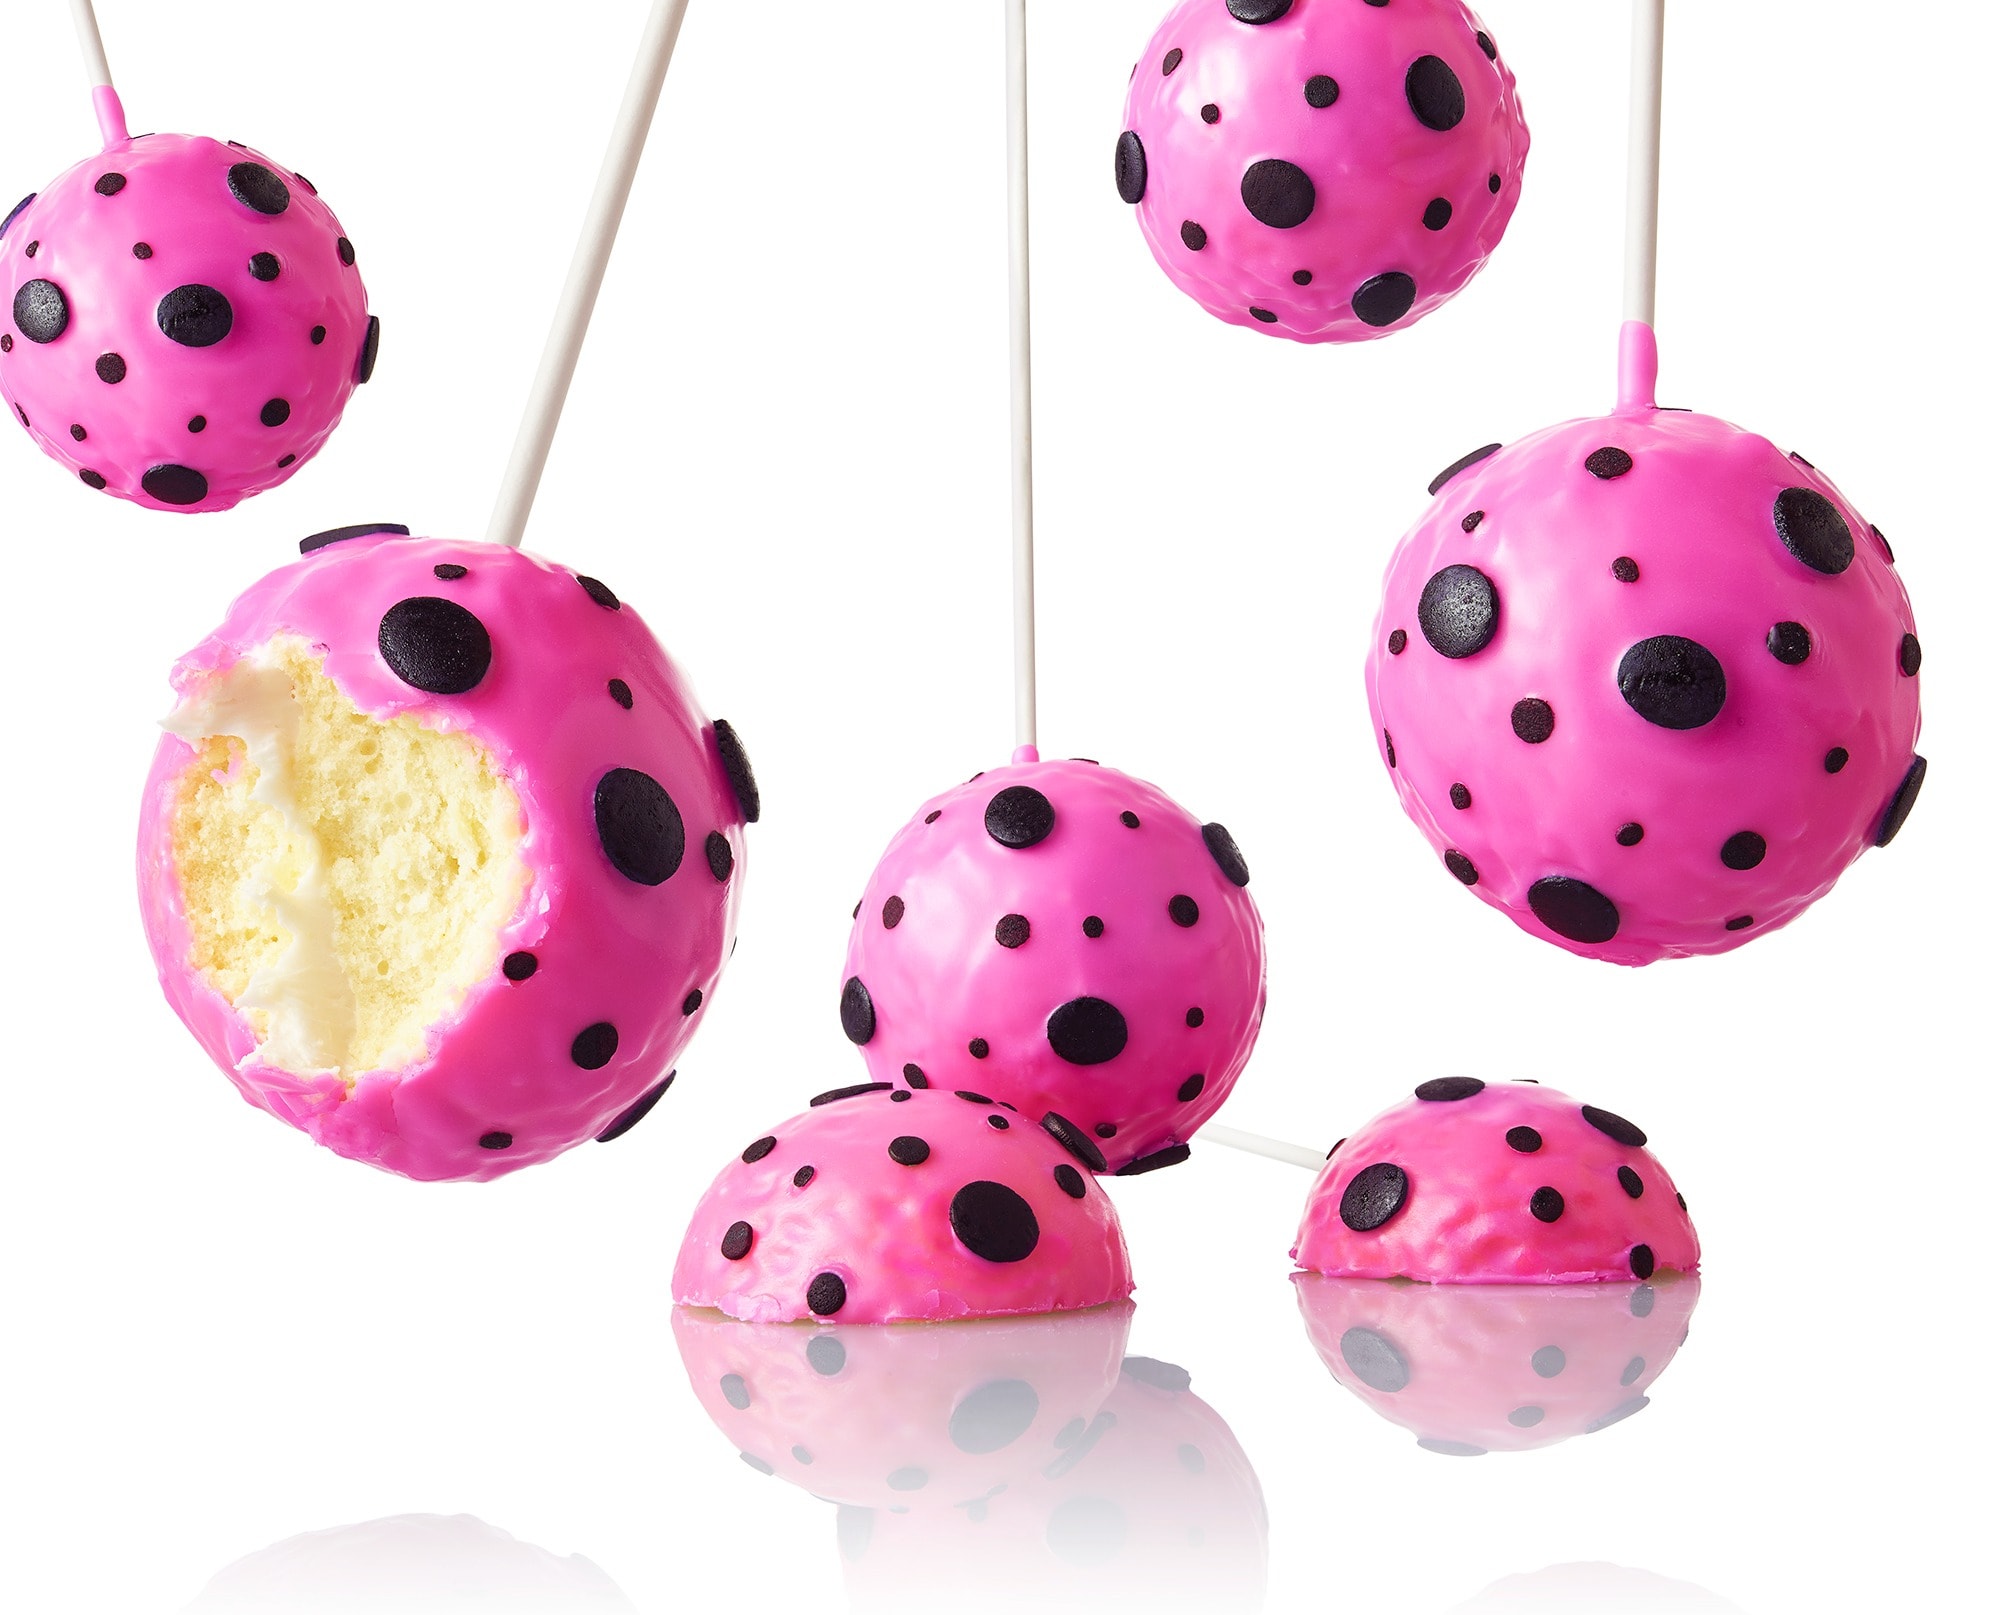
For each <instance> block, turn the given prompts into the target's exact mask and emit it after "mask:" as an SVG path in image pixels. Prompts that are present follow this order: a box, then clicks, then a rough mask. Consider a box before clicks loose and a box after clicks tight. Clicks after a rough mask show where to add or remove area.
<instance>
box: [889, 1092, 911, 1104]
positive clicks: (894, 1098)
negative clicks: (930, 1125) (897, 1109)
mask: <svg viewBox="0 0 2000 1615" xmlns="http://www.w3.org/2000/svg"><path fill="white" fill-rule="evenodd" d="M910 1098H911V1094H910V1090H909V1089H907V1088H898V1089H897V1090H896V1091H895V1092H894V1093H892V1094H890V1095H889V1102H890V1103H891V1104H897V1105H901V1104H907V1103H908V1102H909V1100H910Z"/></svg>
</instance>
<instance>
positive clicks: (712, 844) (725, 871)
mask: <svg viewBox="0 0 2000 1615" xmlns="http://www.w3.org/2000/svg"><path fill="white" fill-rule="evenodd" d="M701 850H702V856H703V857H705V858H706V859H707V860H708V872H709V873H710V874H711V875H713V876H714V877H715V878H716V879H717V880H727V879H728V878H729V872H730V871H731V870H732V869H734V868H735V867H736V853H735V851H734V849H733V848H731V846H730V845H729V837H727V836H726V835H724V834H723V833H722V832H721V831H720V830H711V831H709V832H708V839H707V840H706V841H704V842H703V843H702V847H701Z"/></svg>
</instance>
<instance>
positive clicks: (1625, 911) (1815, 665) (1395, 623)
mask: <svg viewBox="0 0 2000 1615" xmlns="http://www.w3.org/2000/svg"><path fill="white" fill-rule="evenodd" d="M1644 341H1645V343H1646V344H1647V346H1648V347H1650V341H1651V337H1650V333H1645V334H1644ZM1626 396H1627V398H1628V400H1630V401H1628V402H1627V403H1626V404H1623V405H1621V407H1620V408H1619V409H1618V411H1617V412H1616V413H1615V414H1612V415H1610V416H1607V417H1602V418H1598V419H1593V420H1583V421H1571V422H1569V423H1567V424H1566V425H1562V426H1555V427H1551V428H1549V429H1548V430H1547V431H1543V432H1538V433H1535V434H1534V435H1532V436H1530V437H1527V438H1524V439H1522V440H1521V441H1520V442H1518V443H1515V444H1512V445H1510V446H1509V447H1507V448H1498V447H1497V446H1496V447H1494V448H1490V449H1486V450H1482V451H1480V452H1479V453H1477V454H1474V455H1469V456H1467V457H1466V458H1465V459H1464V460H1461V461H1460V462H1458V464H1457V465H1455V466H1452V467H1450V468H1449V469H1447V471H1446V472H1445V473H1444V474H1442V475H1441V476H1440V477H1439V478H1438V480H1437V481H1436V482H1434V483H1433V484H1432V491H1433V492H1434V493H1435V494H1436V496H1437V497H1436V499H1435V500H1434V502H1433V503H1432V506H1431V509H1430V511H1429V513H1428V514H1427V515H1426V516H1425V517H1424V519H1423V520H1422V521H1420V522H1418V524H1417V525H1416V526H1415V527H1414V528H1412V529H1411V530H1410V532H1409V534H1408V535H1407V536H1406V537H1405V538H1404V539H1403V541H1402V543H1401V545H1400V546H1399V547H1398V548H1397V550H1396V553H1395V556H1394V558H1393V559H1392V561H1391V562H1390V565H1389V572H1388V577H1387V580H1386V582H1385V583H1384V586H1383V598H1382V610H1381V614H1380V616H1379V618H1378V619H1377V622H1376V633H1375V643H1374V648H1373V650H1372V652H1371V653H1370V656H1369V661H1368V700H1369V705H1370V708H1371V710H1372V711H1373V713H1374V717H1375V726H1376V729H1377V731H1378V733H1379V734H1380V736H1381V747H1382V758H1383V761H1384V763H1385V764H1386V765H1387V766H1388V768H1389V770H1390V777H1391V778H1392V779H1393V780H1394V781H1395V784H1396V790H1397V792H1398V794H1399V795H1400V796H1401V797H1402V800H1403V806H1404V809H1405V810H1406V811H1407V812H1408V813H1409V815H1410V817H1411V818H1412V819H1413V820H1415V821H1416V824H1417V826H1418V828H1419V829H1421V830H1422V831H1423V832H1424V834H1425V835H1426V836H1427V837H1429V839H1430V841H1431V844H1432V846H1433V847H1434V848H1436V849H1437V851H1438V854H1439V856H1440V857H1441V858H1442V860H1443V862H1444V865H1445V867H1446V868H1447V869H1449V870H1450V871H1451V873H1452V874H1453V875H1454V876H1456V877H1457V878H1458V879H1459V880H1460V881H1462V882H1464V883H1465V884H1466V885H1467V886H1469V887H1471V888H1472V894H1473V895H1474V896H1475V897H1478V898H1481V899H1482V900H1484V901H1485V902H1488V903H1491V904H1492V905H1493V906H1494V907H1496V908H1498V909H1500V910H1501V911H1502V912H1503V913H1505V914H1506V915H1507V916H1508V917H1509V918H1510V919H1512V920H1513V921H1514V922H1515V923H1516V924H1518V925H1520V926H1521V927H1522V928H1523V929H1524V930H1526V931H1528V932H1529V933H1530V934H1531V935H1534V936H1538V937H1542V938H1545V939H1546V940H1550V941H1553V942H1555V943H1556V944H1557V945H1558V946H1561V947H1565V948H1568V949H1569V950H1570V951H1571V952H1573V953H1581V954H1585V955H1587V956H1589V957H1591V958H1597V959H1608V960H1611V961H1613V962H1614V963H1618V964H1635V965H1636V964H1647V963H1650V962H1651V961H1653V960H1655V959H1661V958H1667V957H1671V956H1674V955H1683V954H1697V953H1720V952H1723V951H1724V950H1726V949H1729V948H1734V947H1738V946H1740V945H1741V944H1742V943H1744V942H1747V941H1749V940H1750V939H1751V938H1753V937H1756V936H1760V935H1762V934H1763V933H1764V932H1766V931H1770V930H1773V929H1775V928H1776V927H1777V926H1780V925H1783V924H1784V923H1785V922H1786V921H1788V920H1790V919H1792V918H1794V917H1795V916H1796V915H1798V914H1799V913H1801V912H1802V911H1803V910H1804V909H1805V908H1806V906H1807V905H1808V904H1810V903H1812V902H1813V901H1814V900H1815V899H1817V898H1819V897H1820V896H1822V895H1823V894H1824V893H1825V892H1826V891H1827V890H1828V889H1829V888H1830V887H1831V886H1832V885H1833V883H1834V881H1835V879H1836V878H1837V877H1838V876H1839V875H1840V872H1841V871H1842V870H1843V869H1845V868H1846V867H1847V866H1848V865H1849V864H1850V863H1852V862H1853V861H1854V860H1855V859H1856V858H1858V857H1859V856H1860V855H1861V853H1862V852H1863V850H1864V849H1866V848H1868V847H1870V846H1878V847H1879V846H1886V845H1887V844H1888V843H1889V841H1890V840H1891V839H1892V838H1893V837H1894V836H1895V834H1896V832H1897V831H1898V830H1899V829H1901V828H1902V824H1903V820H1904V818H1905V817H1906V816H1907V815H1908V813H1909V811H1910V808H1911V805H1912V804H1913V803H1914V802H1915V800H1916V796H1917V791H1918V789H1919V787H1921V786H1922V784H1923V779H1924V760H1923V759H1922V758H1921V757H1918V756H1917V755H1916V754H1915V752H1914V750H1913V748H1914V746H1915V744H1916V738H1917V676H1916V675H1917V668H1918V666H1919V664H1920V663H1921V662H1922V659H1923V652H1922V650H1921V648H1920V647H1919V645H1918V643H1917V636H1916V633H1915V629H1914V624H1913V623H1912V621H1911V616H1910V603H1909V599H1908V597H1907V596H1906V595H1905V594H1904V592H1903V586H1902V584H1901V582H1900V581H1899V580H1898V579H1897V577H1896V574H1895V571H1894V570H1893V567H1892V564H1891V563H1892V561H1893V557H1892V556H1891V554H1890V552H1889V545H1888V543H1887V541H1886V540H1884V538H1883V537H1882V535H1881V533H1880V532H1878V531H1877V530H1876V529H1874V528H1872V527H1870V526H1869V525H1868V523H1867V522H1865V521H1863V520H1862V518H1861V516H1860V514H1859V512H1857V511H1856V510H1855V508H1854V507H1853V506H1852V505H1851V504H1849V503H1848V502H1847V501H1846V500H1845V499H1844V498H1842V497H1841V495H1840V492H1839V490H1837V489H1836V488H1835V487H1834V486H1833V484H1832V483H1831V482H1830V481H1828V480H1827V478H1826V477H1824V476H1822V475H1821V474H1820V473H1819V472H1818V471H1816V470H1815V469H1813V467H1812V466H1811V465H1809V464H1808V463H1807V462H1805V461H1804V460H1801V459H1800V458H1799V457H1798V456H1797V455H1786V454H1782V453H1780V452H1779V451H1778V450H1777V449H1776V448H1774V447H1773V446H1772V445H1771V444H1770V443H1769V442H1767V441H1766V440H1765V439H1763V438H1761V437H1758V436H1756V435H1755V434H1754V433H1751V432H1745V431H1743V430H1741V429H1739V428H1737V427H1734V426H1731V425H1729V424H1727V423H1726V422H1724V421H1719V420H1715V419H1713V418H1711V417H1709V416H1706V415H1690V414H1686V413H1683V412H1680V411H1672V410H1659V409H1655V408H1654V407H1653V405H1652V401H1651V382H1650V376H1645V375H1642V376H1640V377H1637V378H1635V379H1633V380H1632V381H1629V382H1628V385H1627V388H1626Z"/></svg>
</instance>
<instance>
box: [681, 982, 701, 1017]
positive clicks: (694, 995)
mask: <svg viewBox="0 0 2000 1615" xmlns="http://www.w3.org/2000/svg"><path fill="white" fill-rule="evenodd" d="M700 1008H701V989H700V988H699V987H696V988H694V989H693V990H692V991H691V992H690V993H689V994H688V995H687V997H685V998H683V999H682V1000H681V1014H683V1015H692V1014H693V1013H694V1012H695V1011H696V1010H698V1009H700Z"/></svg>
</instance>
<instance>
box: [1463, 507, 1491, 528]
mask: <svg viewBox="0 0 2000 1615" xmlns="http://www.w3.org/2000/svg"><path fill="white" fill-rule="evenodd" d="M1484 520H1486V512H1485V511H1483V510H1475V511H1471V512H1469V513H1468V514H1467V515H1466V517H1465V519H1464V520H1463V521H1461V522H1460V523H1459V524H1458V525H1459V528H1460V530H1461V531H1463V532H1467V533H1469V532H1471V531H1472V530H1473V529H1474V528H1476V527H1477V526H1478V525H1479V524H1480V523H1481V522H1483V521H1484Z"/></svg>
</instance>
